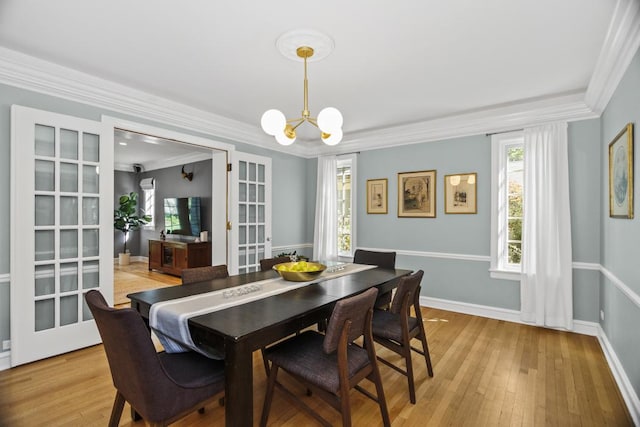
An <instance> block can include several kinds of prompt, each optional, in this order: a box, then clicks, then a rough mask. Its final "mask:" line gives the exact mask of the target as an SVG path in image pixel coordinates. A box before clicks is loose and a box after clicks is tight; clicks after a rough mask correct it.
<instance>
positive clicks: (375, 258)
mask: <svg viewBox="0 0 640 427" xmlns="http://www.w3.org/2000/svg"><path fill="white" fill-rule="evenodd" d="M353 262H354V263H355V264H366V265H377V266H378V267H380V268H396V253H395V252H376V251H367V250H364V249H356V252H355V254H353Z"/></svg>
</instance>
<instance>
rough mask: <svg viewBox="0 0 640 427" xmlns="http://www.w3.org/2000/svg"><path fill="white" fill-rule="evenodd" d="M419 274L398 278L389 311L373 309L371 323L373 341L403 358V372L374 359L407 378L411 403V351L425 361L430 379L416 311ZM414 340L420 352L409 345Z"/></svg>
mask: <svg viewBox="0 0 640 427" xmlns="http://www.w3.org/2000/svg"><path fill="white" fill-rule="evenodd" d="M423 275H424V271H422V270H418V271H416V272H415V273H413V274H411V275H409V276H404V277H402V278H401V279H400V283H399V284H398V288H397V289H396V294H395V296H394V297H393V301H392V302H391V307H390V308H389V310H375V311H374V312H373V322H372V323H373V326H372V329H373V340H374V341H375V342H377V343H379V344H381V345H383V346H384V347H386V348H388V349H389V350H391V351H393V352H394V353H397V354H399V355H400V356H402V357H403V358H404V361H405V369H404V370H403V369H402V368H400V367H398V366H396V365H394V364H392V363H391V362H389V361H387V360H385V359H383V358H382V357H380V356H378V360H380V361H381V362H382V363H384V364H385V365H387V366H389V367H391V368H393V369H394V370H396V371H398V372H400V373H401V374H403V375H405V376H406V377H407V379H408V381H409V399H410V400H411V403H416V389H415V384H414V375H413V364H412V361H411V351H412V350H413V351H415V352H417V353H420V354H421V355H423V356H424V359H425V361H426V362H427V372H428V373H429V376H430V377H433V367H432V366H431V356H430V355H429V346H428V345H427V334H426V332H425V329H424V323H423V322H422V314H421V312H420V282H421V281H422V276H423ZM411 307H413V310H414V312H415V317H412V316H411ZM414 338H417V339H419V340H420V342H421V343H422V350H420V349H418V348H416V347H413V346H411V340H412V339H414Z"/></svg>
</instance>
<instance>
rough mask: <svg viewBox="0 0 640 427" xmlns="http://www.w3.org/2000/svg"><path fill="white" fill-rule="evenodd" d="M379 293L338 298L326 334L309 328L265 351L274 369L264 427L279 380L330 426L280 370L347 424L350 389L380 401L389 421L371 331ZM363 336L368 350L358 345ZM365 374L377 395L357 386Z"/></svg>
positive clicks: (294, 398) (295, 400)
mask: <svg viewBox="0 0 640 427" xmlns="http://www.w3.org/2000/svg"><path fill="white" fill-rule="evenodd" d="M377 295H378V290H377V289H375V288H371V289H369V290H367V291H365V292H363V293H361V294H358V295H356V296H353V297H350V298H346V299H344V300H341V301H338V302H337V303H336V305H335V307H334V309H333V313H332V314H331V317H330V319H329V324H328V326H327V332H326V334H325V335H322V334H320V333H318V332H316V331H305V332H303V333H301V334H300V335H296V336H294V337H292V338H289V339H287V340H285V341H282V342H280V343H278V344H275V345H273V346H271V347H269V348H267V349H265V351H264V354H265V357H266V358H267V359H268V360H269V361H270V362H271V369H270V370H269V377H268V382H267V390H266V395H265V398H264V406H263V408H262V417H261V420H260V425H261V426H266V424H267V420H268V417H269V411H270V409H271V402H272V400H273V392H274V388H275V386H276V384H277V385H278V388H279V389H281V390H282V391H283V392H284V393H285V396H286V397H288V398H289V399H290V400H291V401H292V402H293V403H294V404H295V405H296V406H298V407H299V408H300V409H302V410H304V411H305V412H307V413H309V414H310V415H311V416H312V417H313V418H314V419H315V420H316V421H319V422H320V423H321V424H322V425H325V426H330V425H331V424H329V422H327V421H326V420H325V419H324V418H322V417H321V416H320V415H319V414H318V413H317V412H315V411H314V410H313V409H311V408H310V407H309V406H308V405H307V404H306V403H304V402H303V401H302V400H300V399H299V398H298V396H296V395H294V394H293V393H292V392H291V391H289V390H288V389H286V388H285V387H284V386H283V385H282V384H281V383H280V382H278V380H277V377H278V371H279V370H280V369H283V370H284V371H286V372H287V373H289V374H290V375H291V376H292V377H294V378H296V379H297V380H298V381H299V382H301V383H302V384H303V385H305V386H306V387H307V389H308V390H309V389H310V390H311V391H313V392H314V394H315V395H317V396H319V397H321V398H322V399H323V400H325V401H326V402H327V403H329V404H330V405H331V406H332V407H333V408H334V409H336V410H337V411H339V412H340V413H341V414H342V425H343V426H350V425H351V405H350V399H349V390H350V389H352V388H355V389H356V390H358V391H360V392H361V393H363V394H364V395H365V396H367V397H369V398H370V399H372V400H374V401H376V402H377V403H378V405H379V406H380V412H381V413H382V421H383V424H384V425H385V426H389V425H390V421H389V413H388V410H387V403H386V400H385V397H384V391H383V388H382V381H381V379H380V372H379V370H378V365H377V363H376V354H375V347H374V344H373V341H372V335H371V318H372V315H373V314H372V313H373V304H374V302H375V299H376V296H377ZM361 336H363V337H364V348H363V347H360V346H358V345H357V344H354V343H353V341H354V340H355V339H357V338H359V337H361ZM364 378H367V379H368V380H370V381H372V382H373V383H374V384H375V387H376V396H374V395H373V394H371V393H369V392H368V391H366V390H364V389H363V388H361V387H360V386H359V385H358V383H359V382H360V381H362V380H363V379H364ZM307 394H309V393H307Z"/></svg>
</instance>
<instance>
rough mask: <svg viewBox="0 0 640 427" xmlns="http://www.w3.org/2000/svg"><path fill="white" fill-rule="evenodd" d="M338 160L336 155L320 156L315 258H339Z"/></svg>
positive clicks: (326, 259)
mask: <svg viewBox="0 0 640 427" xmlns="http://www.w3.org/2000/svg"><path fill="white" fill-rule="evenodd" d="M337 169H338V161H337V159H336V156H323V157H319V158H318V180H317V182H318V184H317V185H318V187H317V190H316V220H315V226H314V232H313V259H315V260H319V261H337V260H338V193H337V191H338V190H337V188H338V178H337Z"/></svg>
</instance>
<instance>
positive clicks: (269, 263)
mask: <svg viewBox="0 0 640 427" xmlns="http://www.w3.org/2000/svg"><path fill="white" fill-rule="evenodd" d="M283 262H291V258H290V257H288V256H279V257H275V258H263V259H261V260H260V271H267V270H271V267H273V266H274V265H276V264H282V263H283Z"/></svg>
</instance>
